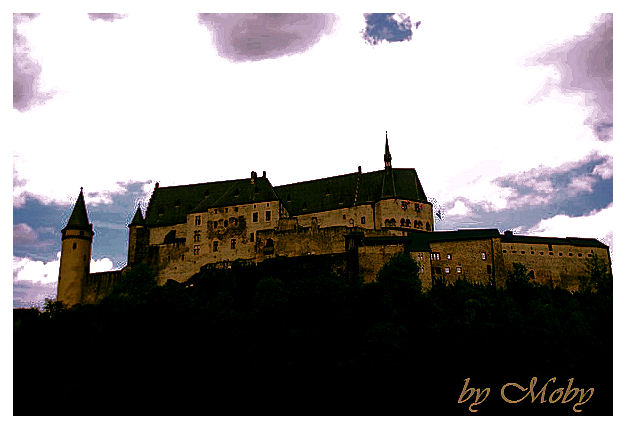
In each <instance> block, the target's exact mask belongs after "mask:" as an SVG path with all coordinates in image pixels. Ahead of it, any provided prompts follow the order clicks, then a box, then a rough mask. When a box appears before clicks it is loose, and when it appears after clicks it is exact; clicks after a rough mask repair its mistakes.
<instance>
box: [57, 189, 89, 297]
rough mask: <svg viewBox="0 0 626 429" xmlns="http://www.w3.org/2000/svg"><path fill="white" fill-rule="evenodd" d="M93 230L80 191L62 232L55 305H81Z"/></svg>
mask: <svg viewBox="0 0 626 429" xmlns="http://www.w3.org/2000/svg"><path fill="white" fill-rule="evenodd" d="M93 234H94V233H93V226H92V225H91V224H90V223H89V218H88V216H87V208H86V207H85V198H84V197H83V188H80V194H78V199H77V200H76V204H75V205H74V210H72V214H71V215H70V218H69V220H68V221H67V225H66V226H65V228H63V229H62V230H61V262H60V266H59V282H58V286H57V301H62V302H63V303H64V304H65V305H67V306H72V305H75V304H79V303H80V302H81V298H82V293H83V288H84V287H85V286H86V284H87V276H88V275H89V264H90V262H91V243H92V241H93Z"/></svg>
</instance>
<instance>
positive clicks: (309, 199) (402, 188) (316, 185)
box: [275, 168, 427, 216]
mask: <svg viewBox="0 0 626 429" xmlns="http://www.w3.org/2000/svg"><path fill="white" fill-rule="evenodd" d="M385 174H386V173H385V170H379V171H373V172H371V173H364V174H361V173H349V174H344V175H341V176H334V177H326V178H324V179H316V180H310V181H307V182H299V183H292V184H289V185H283V186H276V187H275V190H276V193H277V194H278V196H279V197H280V199H281V201H282V202H283V204H284V205H285V206H286V207H287V210H288V211H289V214H290V215H292V216H296V215H301V214H306V213H311V212H318V211H325V210H335V209H340V208H344V207H352V206H354V205H359V204H367V203H373V202H376V201H378V200H380V199H381V195H382V194H383V189H382V188H383V178H384V176H385ZM389 174H391V175H393V183H394V185H395V186H394V187H395V190H394V192H393V194H392V195H386V196H387V197H391V198H399V199H408V200H414V201H421V202H427V199H426V194H425V193H424V189H423V188H422V185H421V183H420V181H419V178H418V177H417V173H416V172H415V169H413V168H394V169H391V171H390V173H389Z"/></svg>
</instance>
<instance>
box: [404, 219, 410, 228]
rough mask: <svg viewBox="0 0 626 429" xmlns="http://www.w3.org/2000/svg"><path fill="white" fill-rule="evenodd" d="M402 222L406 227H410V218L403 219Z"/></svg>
mask: <svg viewBox="0 0 626 429" xmlns="http://www.w3.org/2000/svg"><path fill="white" fill-rule="evenodd" d="M404 224H405V225H406V227H407V228H410V227H411V219H407V220H405V221H404Z"/></svg>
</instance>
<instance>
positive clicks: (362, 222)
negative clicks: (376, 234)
mask: <svg viewBox="0 0 626 429" xmlns="http://www.w3.org/2000/svg"><path fill="white" fill-rule="evenodd" d="M361 224H362V225H365V216H361Z"/></svg>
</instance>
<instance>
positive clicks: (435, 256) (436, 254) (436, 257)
mask: <svg viewBox="0 0 626 429" xmlns="http://www.w3.org/2000/svg"><path fill="white" fill-rule="evenodd" d="M430 259H432V260H433V261H438V260H440V259H441V255H440V254H439V252H433V253H431V254H430Z"/></svg>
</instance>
